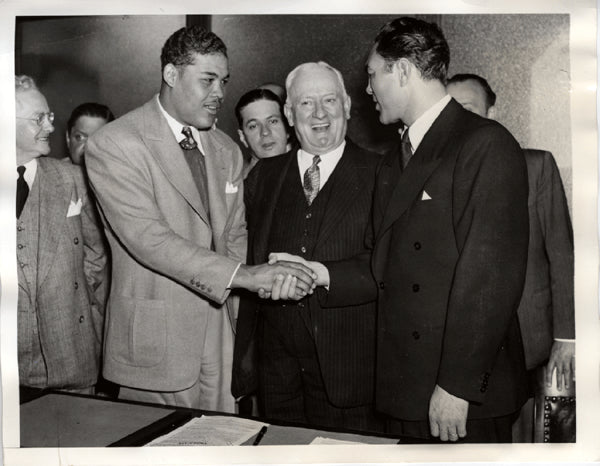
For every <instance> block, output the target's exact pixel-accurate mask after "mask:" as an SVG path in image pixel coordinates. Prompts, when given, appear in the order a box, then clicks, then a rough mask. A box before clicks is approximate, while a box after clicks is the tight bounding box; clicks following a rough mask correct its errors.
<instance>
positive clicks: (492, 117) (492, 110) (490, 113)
mask: <svg viewBox="0 0 600 466" xmlns="http://www.w3.org/2000/svg"><path fill="white" fill-rule="evenodd" d="M487 117H488V118H489V119H490V120H495V119H496V106H495V105H492V106H491V107H490V108H488V110H487Z"/></svg>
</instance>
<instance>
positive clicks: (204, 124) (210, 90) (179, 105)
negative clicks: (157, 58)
mask: <svg viewBox="0 0 600 466" xmlns="http://www.w3.org/2000/svg"><path fill="white" fill-rule="evenodd" d="M167 66H168V67H170V68H169V70H167V72H171V71H172V72H174V73H175V74H174V76H173V78H174V79H173V80H172V89H173V91H172V104H173V106H172V108H170V110H171V111H172V112H173V113H174V114H173V115H172V116H173V117H174V118H175V119H176V120H178V121H179V122H180V123H182V124H184V125H187V126H195V127H196V128H198V129H208V128H210V127H211V126H212V125H213V123H214V122H215V119H216V118H217V113H218V111H219V109H220V108H221V103H222V102H223V99H224V97H225V86H226V84H227V81H228V80H229V65H228V62H227V57H225V55H223V54H221V53H213V54H209V55H202V54H200V53H197V54H196V55H195V57H194V62H193V63H192V64H191V65H187V66H181V67H179V68H178V67H174V66H173V65H171V64H169V65H167Z"/></svg>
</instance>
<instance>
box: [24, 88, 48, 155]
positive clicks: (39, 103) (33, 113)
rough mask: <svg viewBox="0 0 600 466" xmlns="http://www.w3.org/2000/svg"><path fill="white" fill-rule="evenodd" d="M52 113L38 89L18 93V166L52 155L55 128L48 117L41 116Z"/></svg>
mask: <svg viewBox="0 0 600 466" xmlns="http://www.w3.org/2000/svg"><path fill="white" fill-rule="evenodd" d="M48 112H50V109H49V108H48V102H47V101H46V98H45V97H44V96H43V95H42V93H41V92H40V91H38V90H36V89H28V90H25V91H18V92H17V94H16V116H17V122H16V131H17V165H23V164H24V163H27V162H29V161H30V160H32V159H35V158H37V157H40V156H42V155H48V154H49V153H50V142H49V137H50V133H52V131H54V126H52V123H51V122H50V120H49V119H48V118H47V117H42V119H40V120H39V121H40V122H41V125H39V124H38V122H37V121H36V120H38V119H39V117H40V115H43V114H47V113H48Z"/></svg>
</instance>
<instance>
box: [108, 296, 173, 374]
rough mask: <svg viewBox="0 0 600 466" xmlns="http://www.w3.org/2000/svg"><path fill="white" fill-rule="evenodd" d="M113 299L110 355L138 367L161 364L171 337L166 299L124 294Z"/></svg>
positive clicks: (110, 320)
mask: <svg viewBox="0 0 600 466" xmlns="http://www.w3.org/2000/svg"><path fill="white" fill-rule="evenodd" d="M111 301H112V302H111V306H110V307H111V312H110V318H109V328H108V334H107V350H108V352H109V354H110V356H111V357H112V358H113V359H115V360H117V361H119V362H121V363H124V364H128V365H131V366H136V367H152V366H156V365H157V364H159V363H160V362H161V361H162V360H163V359H164V357H165V351H166V340H167V320H166V317H167V316H166V311H165V305H164V302H163V301H160V300H151V299H139V298H127V297H124V296H117V297H116V298H114V299H112V300H111Z"/></svg>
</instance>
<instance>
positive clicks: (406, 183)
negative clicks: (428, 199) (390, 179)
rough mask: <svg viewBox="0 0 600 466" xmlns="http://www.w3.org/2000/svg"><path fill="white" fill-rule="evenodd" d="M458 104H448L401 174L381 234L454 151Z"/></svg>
mask: <svg viewBox="0 0 600 466" xmlns="http://www.w3.org/2000/svg"><path fill="white" fill-rule="evenodd" d="M456 106H458V107H459V108H460V105H459V104H457V103H456V102H454V101H450V102H449V103H448V105H446V107H445V108H444V110H442V112H441V113H440V115H439V116H438V118H437V119H436V120H435V121H434V122H433V125H431V128H429V131H427V133H426V134H425V137H424V138H423V140H422V141H421V144H419V147H418V148H417V151H416V152H415V154H414V155H413V158H412V159H411V161H410V163H409V164H408V165H407V167H406V168H405V169H404V171H403V172H402V173H401V174H400V176H399V177H398V178H397V182H396V186H395V187H394V189H393V191H392V194H391V197H390V201H389V203H388V204H387V208H386V210H385V214H384V216H383V220H382V222H381V228H380V229H379V232H378V234H377V237H378V238H380V237H381V236H382V235H383V234H384V233H385V232H386V231H387V230H388V229H389V228H390V227H391V226H392V224H393V223H394V222H395V221H396V220H397V219H398V218H399V217H401V216H402V214H403V213H404V212H405V211H406V210H407V209H408V208H409V207H410V206H411V205H412V204H413V203H414V202H415V200H416V199H417V196H418V195H419V194H420V193H421V191H422V190H423V186H424V185H425V183H426V182H427V180H428V179H429V177H430V176H431V174H432V173H433V172H434V171H435V169H436V168H437V167H438V166H439V164H440V163H441V161H442V160H443V158H444V157H445V156H447V155H448V154H449V153H450V152H451V149H452V147H451V145H450V143H451V135H452V133H453V132H454V126H455V121H456V115H457V108H456ZM389 156H390V157H391V156H393V154H389Z"/></svg>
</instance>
